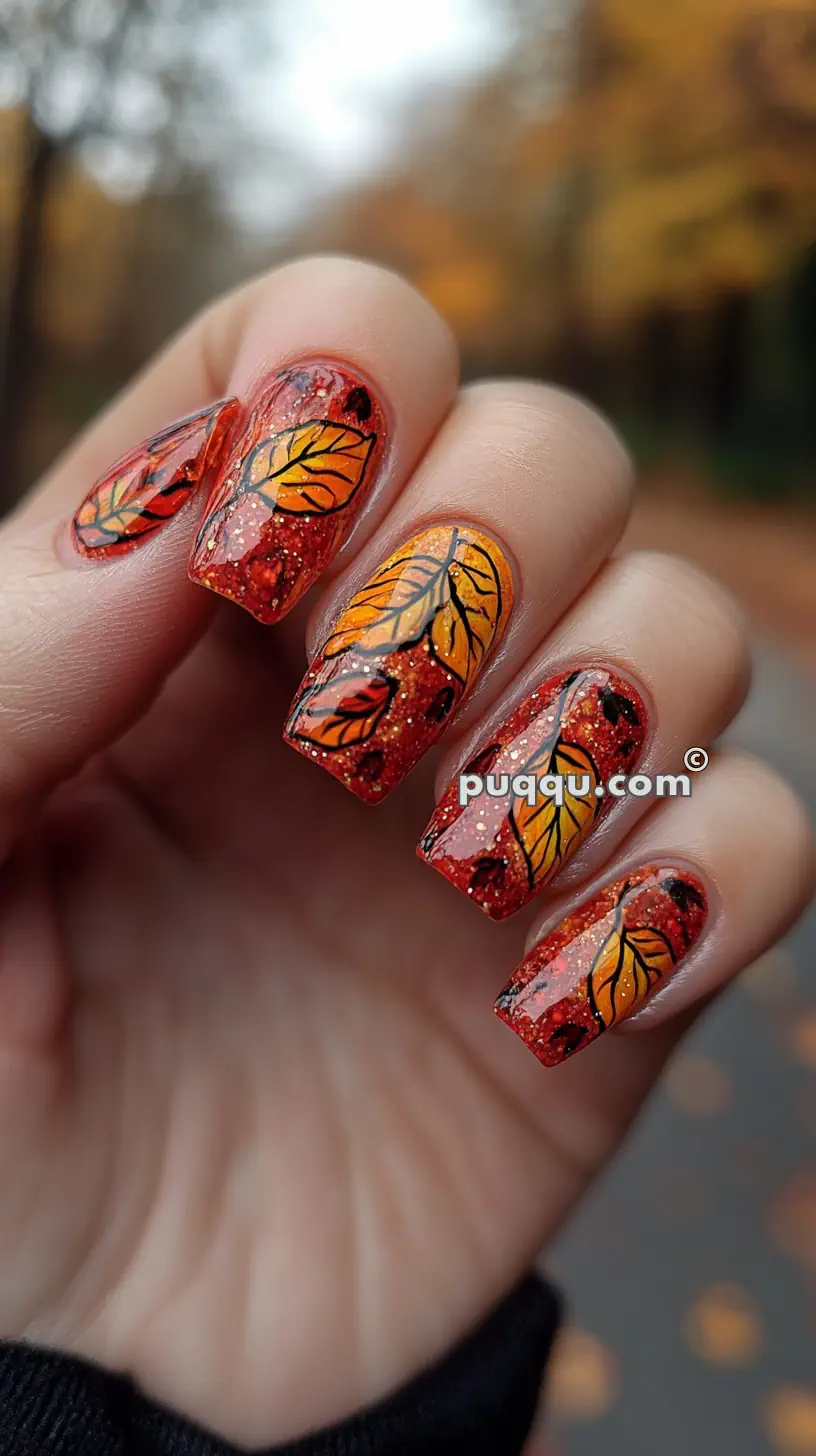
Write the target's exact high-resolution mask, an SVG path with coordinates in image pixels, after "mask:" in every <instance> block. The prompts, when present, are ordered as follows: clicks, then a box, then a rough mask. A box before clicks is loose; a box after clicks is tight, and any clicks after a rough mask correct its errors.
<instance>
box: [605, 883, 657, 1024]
mask: <svg viewBox="0 0 816 1456" xmlns="http://www.w3.org/2000/svg"><path fill="white" fill-rule="evenodd" d="M618 916H620V908H619V909H618ZM674 964H675V954H674V951H673V950H672V947H671V944H670V942H669V940H668V938H667V937H666V936H665V935H664V934H663V933H662V932H661V931H659V930H655V929H653V928H651V927H649V926H641V927H636V928H635V929H632V930H630V929H628V928H627V927H624V926H622V925H621V924H620V921H619V920H618V921H617V923H616V924H615V927H614V929H613V930H612V931H611V933H610V934H609V936H608V937H607V939H606V940H605V941H604V943H603V945H602V946H601V949H600V950H599V952H598V954H597V956H596V957H595V960H594V962H593V964H592V968H591V970H590V972H589V976H588V978H587V997H588V1000H589V1005H590V1009H591V1011H592V1014H593V1015H594V1017H595V1018H596V1020H597V1021H598V1022H599V1024H600V1026H601V1029H604V1028H606V1029H608V1028H609V1027H610V1026H614V1025H615V1023H616V1022H617V1021H621V1020H622V1019H623V1017H624V1016H627V1015H628V1013H629V1012H630V1011H631V1010H632V1009H633V1008H634V1007H635V1006H637V1005H639V1004H640V1002H641V1001H643V1000H645V998H646V996H647V995H648V994H649V992H650V991H651V989H652V987H653V986H655V985H656V984H657V982H658V981H660V980H662V978H663V977H664V976H665V975H666V974H667V972H668V971H670V970H671V969H672V967H673V966H674Z"/></svg>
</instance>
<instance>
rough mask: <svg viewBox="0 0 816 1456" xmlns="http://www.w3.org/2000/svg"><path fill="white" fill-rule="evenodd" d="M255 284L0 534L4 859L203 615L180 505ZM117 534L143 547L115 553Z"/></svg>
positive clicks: (151, 376) (134, 391)
mask: <svg viewBox="0 0 816 1456" xmlns="http://www.w3.org/2000/svg"><path fill="white" fill-rule="evenodd" d="M260 286H261V285H260V284H257V283H256V284H253V285H250V286H249V287H248V288H246V289H244V290H242V292H241V293H238V294H235V295H232V296H229V297H227V298H225V299H223V300H221V301H220V302H219V303H217V304H216V305H214V306H213V307H212V308H211V309H209V310H208V311H207V313H205V314H202V315H201V316H200V317H199V318H198V319H197V320H196V321H195V322H194V323H193V324H192V325H191V326H190V327H189V328H188V329H187V330H186V332H185V333H183V334H182V335H181V336H180V337H179V338H178V339H177V340H175V341H174V342H173V344H172V345H171V346H170V347H169V349H168V350H167V351H166V352H165V353H164V354H163V355H161V356H160V357H159V358H158V359H157V360H156V361H155V362H154V363H153V364H152V365H151V366H150V368H149V369H148V370H147V371H146V373H145V374H144V375H143V376H142V377H141V378H140V379H138V380H137V382H136V383H135V384H134V385H133V386H132V387H131V389H130V390H129V391H128V392H127V394H125V395H124V396H122V397H121V398H120V399H119V400H118V401H117V402H116V403H115V405H114V406H113V407H112V409H111V410H110V411H109V412H108V413H107V414H106V415H105V416H104V417H103V418H101V419H100V420H99V421H97V422H96V423H95V424H94V425H93V426H92V428H91V430H90V431H89V432H88V433H87V434H86V435H85V436H84V437H83V438H82V439H81V440H80V442H79V444H78V445H77V446H75V447H74V448H73V449H72V450H71V451H70V452H69V454H68V455H67V456H66V457H64V458H63V460H61V461H60V462H59V463H58V465H57V466H56V467H55V469H54V470H53V471H52V472H51V473H50V475H49V477H48V478H47V480H46V481H44V482H43V484H42V485H41V486H40V488H39V489H38V490H37V491H35V492H34V493H33V495H32V496H31V497H30V498H29V499H28V500H27V501H26V502H24V503H23V506H22V507H21V508H20V509H19V510H18V511H17V512H16V513H15V514H14V515H13V516H12V517H11V518H10V519H9V520H8V521H7V522H6V524H5V525H4V526H3V528H2V530H0V582H2V612H0V860H4V859H5V858H6V857H7V856H8V853H9V850H10V848H11V846H12V844H13V843H14V841H15V839H16V838H17V836H18V834H19V833H20V830H21V828H22V827H23V826H24V824H25V823H26V822H27V820H28V819H29V817H30V812H31V807H32V804H36V803H37V802H38V801H39V800H40V799H41V798H42V797H43V796H44V795H46V794H47V793H48V792H49V791H50V790H51V789H52V788H53V787H54V786H55V785H56V784H57V783H58V782H59V781H60V780H61V779H64V778H66V777H67V776H69V775H70V774H72V773H74V772H76V771H77V770H78V769H79V768H81V766H82V765H83V763H84V762H85V761H86V760H87V759H88V758H89V757H90V756H91V755H93V754H94V753H96V752H98V751H99V750H100V749H102V748H104V747H105V746H106V745H107V744H108V743H109V742H111V741H112V740H113V739H114V738H115V737H117V736H118V735H119V734H120V733H121V732H122V731H123V730H124V729H125V728H127V727H128V726H129V725H130V724H131V723H132V722H134V721H135V720H136V719H137V718H138V717H139V716H140V715H141V714H142V713H143V712H144V711H145V709H146V707H147V706H148V704H149V703H150V701H151V699H152V698H153V697H154V696H155V694H156V693H157V692H158V690H159V689H160V687H161V685H162V683H163V681H164V679H165V678H166V676H167V675H168V673H169V672H170V671H171V670H172V669H173V668H174V667H175V666H176V665H177V663H178V662H179V661H180V660H181V658H182V657H183V656H184V654H185V653H186V652H187V651H188V650H189V648H190V647H191V645H192V644H193V642H194V640H195V639H196V637H197V636H198V635H199V634H200V632H201V631H202V630H203V628H204V626H205V625H206V622H207V620H208V619H209V615H210V613H211V610H212V608H211V599H210V598H209V597H208V594H207V593H205V592H202V591H200V590H197V589H196V588H195V587H193V586H192V585H191V584H190V583H189V581H188V579H187V572H186V562H187V556H188V554H189V549H190V544H191V537H192V533H193V532H194V530H195V526H196V520H197V516H198V512H197V511H196V509H195V506H194V504H193V505H191V504H190V502H191V501H192V498H193V497H194V496H195V495H196V493H197V492H198V491H200V490H204V491H206V489H207V486H208V484H209V482H210V479H211V476H212V471H213V467H214V464H215V457H216V455H217V452H218V449H219V446H220V444H221V442H222V441H223V439H224V437H225V435H226V432H227V431H228V429H229V428H230V427H231V423H232V421H233V419H234V418H235V416H236V415H237V413H238V408H239V406H238V404H237V401H235V400H224V399H220V400H218V398H217V397H218V395H220V394H221V393H222V392H223V390H224V384H225V383H226V381H227V380H229V378H230V375H231V372H232V366H233V360H234V357H235V354H236V352H237V348H238V344H239V341H240V337H241V333H242V326H243V324H244V322H245V321H246V319H247V316H248V312H249V310H250V308H251V305H252V302H253V299H254V297H255V296H256V295H257V292H258V289H259V287H260ZM213 399H216V400H217V402H216V403H215V404H212V403H208V401H212V400H213ZM179 417H182V418H181V419H179ZM174 418H175V419H176V420H177V423H176V424H175V425H173V424H169V425H168V421H173V419H174ZM140 441H141V442H142V443H138V442H140ZM112 461H115V462H116V464H115V465H114V466H113V467H111V462H112ZM95 479H96V480H97V487H94V480H95ZM92 488H93V489H92ZM89 492H91V494H90V496H89ZM85 498H87V499H88V500H89V502H90V504H88V505H86V507H84V508H83V509H81V510H80V511H79V514H78V515H77V518H76V519H77V522H78V525H77V528H76V531H75V534H74V533H72V532H71V530H70V527H69V524H68V523H70V521H71V518H72V516H74V513H75V512H76V511H77V507H78V506H79V505H80V502H82V501H83V499H85ZM129 501H130V502H131V503H132V504H131V505H130V506H129V505H128V502H129ZM117 507H119V508H120V509H119V514H118V515H117V514H116V512H117ZM159 526H161V529H158V527H159ZM117 528H118V531H119V533H120V534H122V533H124V535H125V536H126V538H127V537H128V536H129V535H130V533H133V532H142V533H144V532H147V533H148V534H151V535H152V536H153V539H151V540H150V542H149V544H148V545H147V546H146V547H145V548H144V549H137V550H133V551H130V552H128V553H127V554H120V553H121V544H120V545H119V546H117V545H116V544H115V543H116V539H117ZM125 544H127V541H126V543H125ZM88 548H91V549H92V550H93V554H94V555H95V556H96V557H97V558H98V559H97V560H96V561H95V562H94V563H93V564H91V563H90V562H89V561H85V560H83V556H84V555H87V554H90V551H89V550H88Z"/></svg>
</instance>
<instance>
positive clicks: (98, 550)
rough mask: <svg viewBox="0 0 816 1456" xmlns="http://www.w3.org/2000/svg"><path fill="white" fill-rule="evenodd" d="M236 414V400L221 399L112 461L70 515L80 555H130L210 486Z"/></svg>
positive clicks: (95, 556)
mask: <svg viewBox="0 0 816 1456" xmlns="http://www.w3.org/2000/svg"><path fill="white" fill-rule="evenodd" d="M239 409H240V406H239V404H238V401H237V399H221V400H219V401H218V402H217V404H211V405H208V406H207V408H206V409H202V410H197V411H196V413H195V414H194V415H187V416H186V417H185V418H184V419H183V420H177V421H176V423H175V424H173V425H168V427H167V429H165V430H161V431H160V432H159V433H158V434H157V435H151V437H150V439H149V440H146V441H145V442H144V444H141V445H137V446H136V448H135V449H134V450H131V451H129V453H128V454H127V455H123V456H122V457H121V459H120V460H117V462H116V464H115V465H113V466H112V467H111V469H110V470H109V471H108V473H107V475H103V477H102V479H101V480H98V481H97V482H96V485H94V487H93V488H92V490H90V491H89V492H88V495H87V496H86V497H85V500H84V501H83V502H82V505H81V506H80V508H79V510H78V511H77V513H76V515H75V516H74V520H73V525H72V535H73V541H74V545H75V546H76V549H77V551H78V552H79V553H80V555H81V556H85V557H88V558H89V559H92V560H100V559H103V558H105V557H108V556H121V555H123V554H124V553H125V552H126V551H132V550H133V548H134V547H136V546H139V545H141V544H142V542H143V541H148V540H149V539H150V538H151V536H154V535H155V534H156V532H157V531H158V530H160V528H161V527H162V526H164V525H165V524H166V523H167V521H169V520H171V519H172V517H173V516H175V515H177V514H178V512H179V511H180V510H181V508H182V506H185V505H186V504H187V502H188V501H189V500H190V499H191V497H192V496H193V495H194V494H195V492H196V490H197V489H198V488H199V486H201V485H203V486H205V487H206V486H209V485H210V484H211V483H212V477H213V474H214V471H215V469H216V467H217V463H218V458H219V454H220V452H221V450H222V449H223V447H224V444H225V442H226V440H227V439H228V437H229V433H230V431H231V429H232V427H233V425H234V423H235V420H236V418H237V416H238V413H239Z"/></svg>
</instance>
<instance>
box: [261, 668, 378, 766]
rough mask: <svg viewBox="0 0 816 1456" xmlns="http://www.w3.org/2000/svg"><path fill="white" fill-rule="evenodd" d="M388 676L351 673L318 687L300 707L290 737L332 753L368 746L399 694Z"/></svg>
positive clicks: (302, 700)
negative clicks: (360, 744)
mask: <svg viewBox="0 0 816 1456" xmlns="http://www.w3.org/2000/svg"><path fill="white" fill-rule="evenodd" d="M397 687H398V683H397V681H396V679H395V678H392V677H388V676H387V675H386V674H385V673H377V675H376V676H375V677H372V676H371V675H370V674H368V673H363V672H350V673H344V674H342V675H341V676H339V677H337V678H334V679H333V680H332V681H331V682H328V683H325V684H318V686H317V687H315V688H312V689H311V691H310V692H308V693H307V694H306V695H305V697H303V698H302V699H301V700H300V702H299V703H298V706H297V709H296V711H295V714H294V717H293V719H292V723H291V725H290V727H289V729H288V732H289V734H290V736H291V737H293V738H299V739H301V740H302V741H303V742H305V743H314V744H315V745H316V746H317V747H318V748H322V749H325V750H327V751H332V750H334V749H339V748H351V747H353V746H354V745H355V744H358V743H365V742H366V741H367V740H368V739H369V738H370V737H371V736H372V734H373V733H374V731H375V729H376V727H377V725H378V723H379V722H380V719H381V718H382V717H383V715H384V713H386V712H387V710H388V708H389V706H390V703H391V700H392V698H393V697H394V694H395V692H396V690H397Z"/></svg>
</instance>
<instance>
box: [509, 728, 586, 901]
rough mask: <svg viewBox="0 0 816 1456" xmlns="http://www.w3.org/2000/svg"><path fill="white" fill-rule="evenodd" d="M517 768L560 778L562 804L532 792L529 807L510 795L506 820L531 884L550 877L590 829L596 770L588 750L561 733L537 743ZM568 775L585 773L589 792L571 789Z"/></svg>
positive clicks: (540, 882) (542, 881)
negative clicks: (532, 801) (536, 748)
mask: <svg viewBox="0 0 816 1456" xmlns="http://www.w3.org/2000/svg"><path fill="white" fill-rule="evenodd" d="M520 772H521V773H531V774H535V775H536V777H540V776H541V775H542V774H561V775H563V778H564V798H563V803H562V804H557V803H556V801H555V799H550V798H545V797H544V796H543V795H537V796H536V801H535V804H534V805H533V807H532V808H531V807H530V805H529V804H528V803H527V800H526V799H514V801H513V806H512V808H511V810H510V824H511V826H512V829H513V832H514V834H515V836H516V838H517V840H518V842H519V844H520V845H521V848H522V852H523V854H524V858H525V860H526V862H527V873H528V875H529V878H530V888H531V889H532V888H533V887H534V886H536V885H542V884H546V882H547V881H548V880H550V879H552V877H553V875H554V874H556V872H557V871H558V870H559V869H560V867H561V865H562V864H564V863H565V861H566V860H567V859H568V858H569V857H570V855H571V854H573V853H574V852H575V850H576V849H577V848H578V846H579V844H580V843H581V841H582V840H583V839H584V838H585V836H586V835H587V834H588V833H589V830H590V828H591V827H592V823H593V820H594V819H595V816H596V814H597V813H598V810H599V808H600V805H601V800H600V799H599V798H597V797H596V795H595V787H596V785H597V783H598V771H597V769H596V768H595V765H594V763H593V762H592V759H591V758H590V755H589V754H588V753H587V751H586V749H584V748H580V747H579V746H578V744H574V743H564V742H563V741H562V739H561V738H560V737H559V738H557V739H556V741H555V743H554V744H553V743H547V744H546V745H545V746H544V747H543V748H541V749H539V751H538V753H536V754H534V755H533V757H532V758H531V759H530V761H529V762H528V763H526V764H525V765H524V767H523V769H521V770H520ZM568 775H572V776H573V777H574V778H575V779H576V780H577V781H578V782H579V783H580V781H581V779H582V778H584V777H586V778H588V779H589V793H588V794H587V795H586V796H583V795H579V794H571V793H570V792H569V787H568V785H567V783H566V779H567V776H568Z"/></svg>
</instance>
